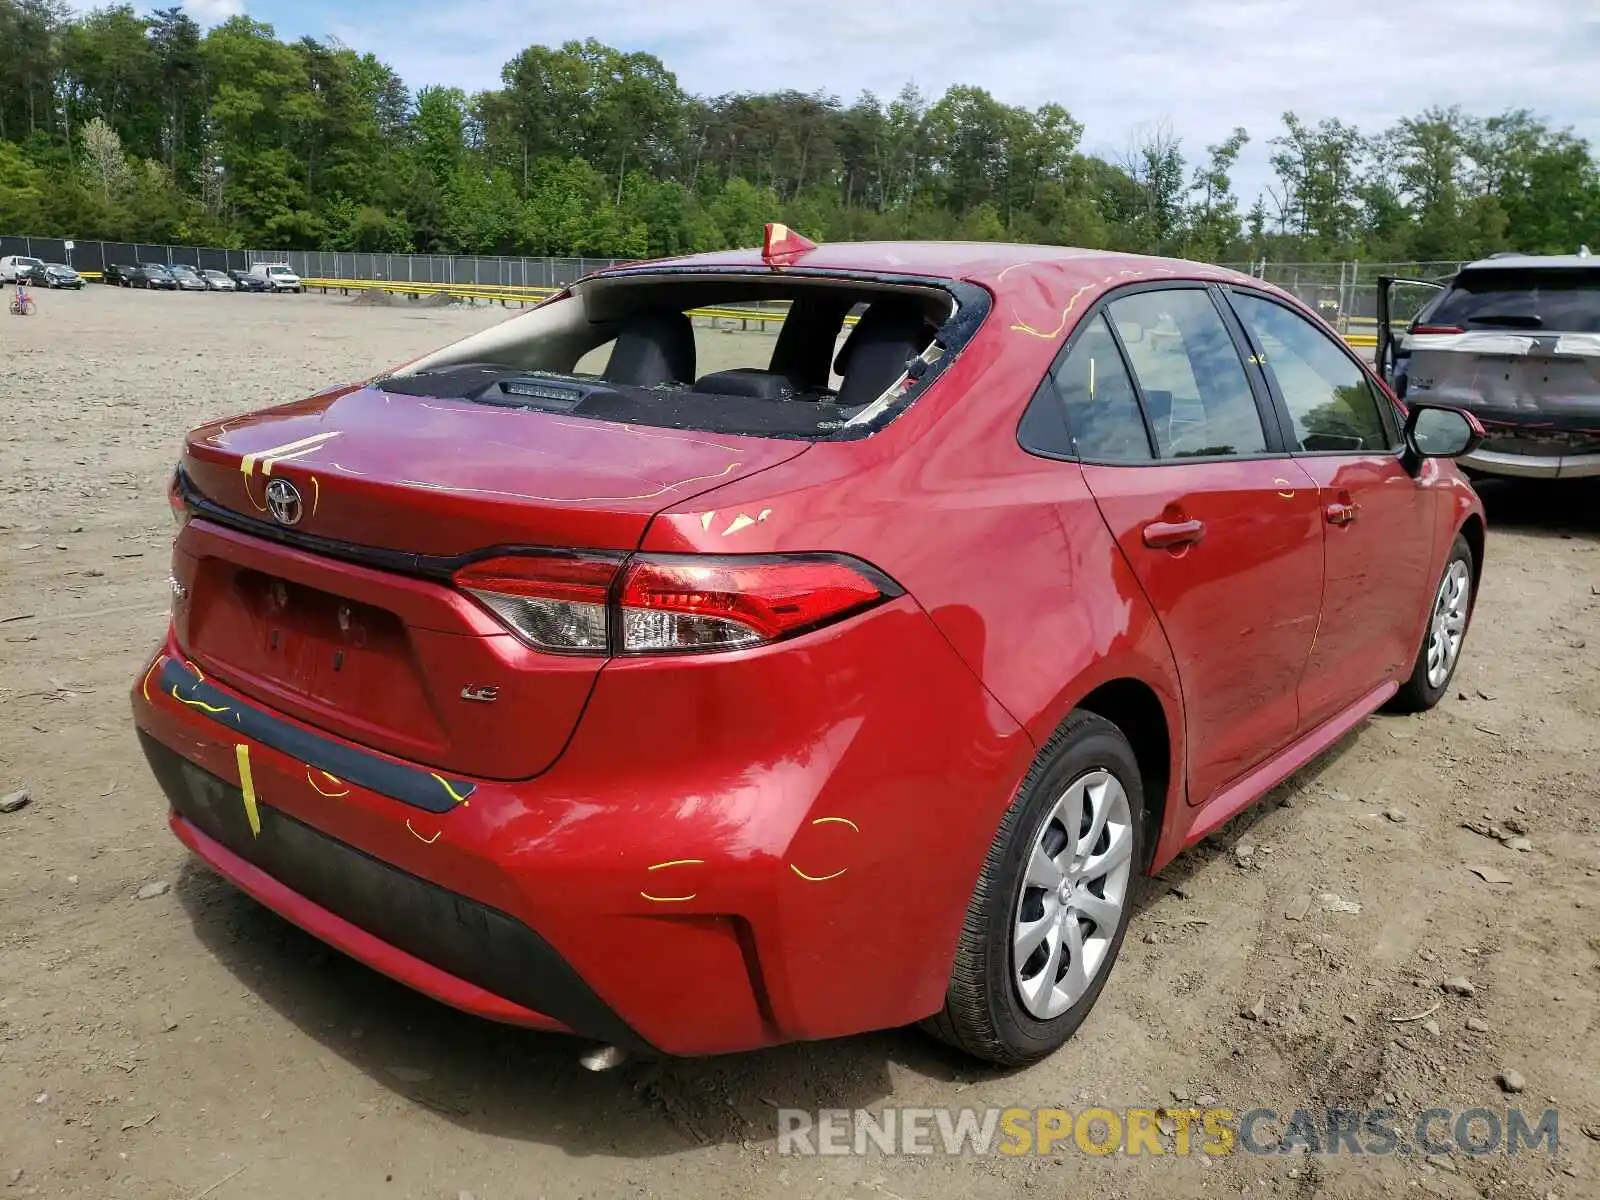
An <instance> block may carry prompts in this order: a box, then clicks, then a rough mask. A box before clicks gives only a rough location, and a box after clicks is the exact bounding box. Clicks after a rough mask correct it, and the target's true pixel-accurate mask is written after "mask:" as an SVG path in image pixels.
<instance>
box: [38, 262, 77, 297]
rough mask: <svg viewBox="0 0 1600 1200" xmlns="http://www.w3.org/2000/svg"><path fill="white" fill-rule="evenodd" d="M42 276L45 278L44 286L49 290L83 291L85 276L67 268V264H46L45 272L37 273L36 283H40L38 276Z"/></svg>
mask: <svg viewBox="0 0 1600 1200" xmlns="http://www.w3.org/2000/svg"><path fill="white" fill-rule="evenodd" d="M41 274H42V276H43V284H44V286H45V287H47V288H71V289H73V290H74V291H82V290H83V276H82V275H79V274H78V273H77V272H76V271H74V270H73V269H72V268H71V267H69V266H67V264H66V263H45V265H44V268H43V271H42V272H36V273H35V276H36V277H35V280H34V282H36V283H37V282H39V281H40V280H39V278H38V276H39V275H41Z"/></svg>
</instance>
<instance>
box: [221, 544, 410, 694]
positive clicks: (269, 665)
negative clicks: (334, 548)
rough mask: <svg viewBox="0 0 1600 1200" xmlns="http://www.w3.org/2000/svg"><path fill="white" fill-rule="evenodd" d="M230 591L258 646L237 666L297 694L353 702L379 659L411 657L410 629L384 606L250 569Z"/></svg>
mask: <svg viewBox="0 0 1600 1200" xmlns="http://www.w3.org/2000/svg"><path fill="white" fill-rule="evenodd" d="M231 590H232V591H233V593H234V595H235V596H236V598H237V600H238V603H239V607H240V608H241V609H242V610H243V611H244V612H246V613H248V614H249V616H250V623H251V627H252V635H253V636H252V637H251V638H250V642H251V643H252V644H253V649H254V654H253V655H252V656H251V657H252V658H253V659H254V661H253V662H240V663H237V664H236V665H237V666H239V667H243V668H245V669H247V670H250V671H251V673H252V674H256V675H258V676H260V677H262V678H264V679H269V680H271V681H272V682H274V683H277V684H279V685H280V686H282V687H285V688H288V689H289V690H291V691H293V692H296V693H298V694H300V695H305V696H316V697H318V698H319V699H321V700H324V701H333V702H338V701H339V700H341V699H354V698H356V697H357V696H359V695H360V693H361V692H362V691H363V690H364V689H363V687H362V683H363V681H364V680H365V679H366V678H367V677H368V676H371V675H372V674H373V673H374V670H375V667H376V665H377V664H379V663H387V664H394V663H404V662H405V661H406V660H407V659H408V658H409V654H408V645H407V639H406V634H405V627H404V626H403V625H402V624H401V623H400V620H399V618H398V617H396V616H395V615H394V614H393V613H391V612H388V611H386V610H384V609H381V608H376V607H374V606H372V605H370V604H362V603H360V602H358V601H354V600H349V599H346V598H344V597H342V596H336V595H334V594H332V593H331V592H324V591H322V590H320V589H318V588H313V587H307V586H306V585H304V584H300V583H293V582H290V581H289V580H285V579H280V578H277V577H275V576H271V575H267V574H265V573H263V572H261V571H255V570H251V569H249V568H242V569H240V570H238V572H237V573H236V575H235V577H234V580H233V587H232V589H231ZM377 673H379V674H388V673H389V672H387V671H378V672H377Z"/></svg>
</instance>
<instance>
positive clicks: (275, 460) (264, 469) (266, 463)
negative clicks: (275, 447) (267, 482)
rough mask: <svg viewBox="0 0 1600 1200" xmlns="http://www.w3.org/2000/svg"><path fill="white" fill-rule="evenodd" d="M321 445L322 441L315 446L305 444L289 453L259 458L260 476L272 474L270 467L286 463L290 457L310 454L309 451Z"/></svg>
mask: <svg viewBox="0 0 1600 1200" xmlns="http://www.w3.org/2000/svg"><path fill="white" fill-rule="evenodd" d="M322 446H323V443H321V442H318V443H317V444H316V445H315V446H307V447H305V448H304V449H301V450H295V451H292V452H291V453H289V454H275V455H273V456H272V457H271V458H264V459H262V460H261V477H262V478H263V479H265V478H266V477H267V476H268V475H271V474H272V468H273V467H275V466H277V465H278V464H279V463H286V462H288V461H289V460H290V459H291V458H304V457H305V456H306V455H307V454H311V453H314V452H315V451H317V450H320V449H322Z"/></svg>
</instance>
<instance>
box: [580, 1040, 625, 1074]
mask: <svg viewBox="0 0 1600 1200" xmlns="http://www.w3.org/2000/svg"><path fill="white" fill-rule="evenodd" d="M578 1061H579V1062H580V1063H582V1064H583V1067H584V1069H585V1070H587V1071H609V1070H611V1069H612V1068H613V1067H620V1066H621V1065H622V1064H623V1063H625V1062H627V1061H628V1052H627V1051H626V1050H624V1049H622V1047H620V1046H599V1047H596V1048H595V1049H593V1050H591V1051H589V1053H587V1054H585V1055H583V1056H582V1057H581V1058H579V1059H578Z"/></svg>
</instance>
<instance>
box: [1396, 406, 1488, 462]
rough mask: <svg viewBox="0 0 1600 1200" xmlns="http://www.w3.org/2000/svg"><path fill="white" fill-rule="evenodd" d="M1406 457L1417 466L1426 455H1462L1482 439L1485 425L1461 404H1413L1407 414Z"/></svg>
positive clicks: (1451, 456)
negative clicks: (1459, 406) (1452, 406)
mask: <svg viewBox="0 0 1600 1200" xmlns="http://www.w3.org/2000/svg"><path fill="white" fill-rule="evenodd" d="M1405 439H1406V457H1407V459H1408V460H1410V462H1411V463H1412V465H1413V466H1414V467H1416V466H1421V465H1422V460H1423V459H1425V458H1459V457H1461V455H1463V454H1471V453H1472V452H1473V451H1474V450H1476V449H1477V448H1478V443H1480V442H1481V441H1483V426H1482V425H1480V424H1478V419H1477V418H1476V417H1474V416H1473V415H1472V414H1471V413H1469V412H1466V411H1464V410H1462V409H1459V408H1444V407H1440V406H1436V405H1431V404H1414V405H1412V406H1411V408H1410V411H1409V412H1408V413H1407V414H1406V425H1405Z"/></svg>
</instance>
